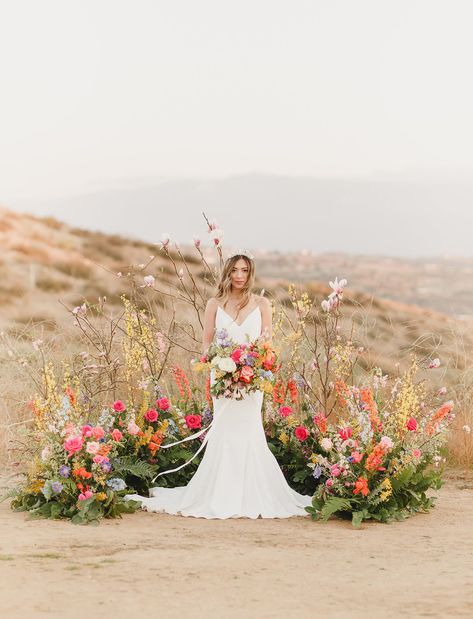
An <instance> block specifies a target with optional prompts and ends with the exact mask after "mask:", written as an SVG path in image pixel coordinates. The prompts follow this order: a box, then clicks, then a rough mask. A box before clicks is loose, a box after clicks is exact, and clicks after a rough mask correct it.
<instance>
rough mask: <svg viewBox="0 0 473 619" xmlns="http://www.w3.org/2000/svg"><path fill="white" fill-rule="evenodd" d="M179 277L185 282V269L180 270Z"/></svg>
mask: <svg viewBox="0 0 473 619" xmlns="http://www.w3.org/2000/svg"><path fill="white" fill-rule="evenodd" d="M177 276H178V277H179V279H180V280H183V279H184V269H179V272H178V274H177Z"/></svg>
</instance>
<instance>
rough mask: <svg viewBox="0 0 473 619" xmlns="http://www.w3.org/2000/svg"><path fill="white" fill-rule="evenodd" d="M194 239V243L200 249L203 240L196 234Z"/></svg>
mask: <svg viewBox="0 0 473 619" xmlns="http://www.w3.org/2000/svg"><path fill="white" fill-rule="evenodd" d="M192 241H193V243H194V246H195V247H196V248H197V249H199V247H200V244H201V242H202V241H201V240H200V239H199V237H198V236H194V237H192Z"/></svg>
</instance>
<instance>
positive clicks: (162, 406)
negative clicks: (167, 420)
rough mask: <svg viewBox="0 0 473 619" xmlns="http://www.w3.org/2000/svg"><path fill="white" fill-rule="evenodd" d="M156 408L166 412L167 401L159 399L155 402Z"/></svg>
mask: <svg viewBox="0 0 473 619" xmlns="http://www.w3.org/2000/svg"><path fill="white" fill-rule="evenodd" d="M156 406H157V407H158V408H159V409H160V410H162V411H167V410H168V408H169V400H168V399H167V398H159V400H156Z"/></svg>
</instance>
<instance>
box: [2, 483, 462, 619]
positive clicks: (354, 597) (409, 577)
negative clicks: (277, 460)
mask: <svg viewBox="0 0 473 619" xmlns="http://www.w3.org/2000/svg"><path fill="white" fill-rule="evenodd" d="M465 486H466V487H465ZM472 533H473V485H472V484H471V482H470V483H468V484H466V483H465V482H462V481H460V480H457V481H455V480H451V481H449V482H448V483H447V484H446V485H445V486H444V487H443V488H442V490H441V491H440V492H439V500H438V504H437V507H436V509H434V510H433V511H432V512H431V513H430V514H419V515H418V516H415V517H413V518H411V519H409V520H407V521H405V522H402V523H394V524H391V525H379V524H376V523H366V524H364V525H363V526H362V528H361V529H360V530H354V529H352V527H351V525H350V524H349V523H346V522H342V521H330V522H329V523H328V524H320V523H315V522H313V521H311V520H310V519H309V518H300V517H296V518H290V519H282V520H262V519H259V520H247V519H232V520H227V521H225V520H205V519H200V518H184V517H179V516H170V515H167V514H148V513H146V512H140V513H138V514H134V515H133V514H130V515H126V516H125V517H124V518H123V520H118V521H104V522H103V523H102V524H101V525H100V526H99V527H80V526H74V525H72V524H70V523H68V522H51V521H41V520H39V521H38V520H35V521H28V520H27V519H26V516H25V514H23V513H15V512H12V511H11V510H10V508H9V506H8V504H7V503H3V504H2V505H0V616H1V617H8V618H9V619H16V618H18V617H21V618H23V617H25V618H26V617H28V618H31V617H43V616H45V617H47V616H62V617H67V618H69V617H74V618H75V617H81V618H84V617H87V616H88V615H90V616H97V614H98V613H100V616H101V617H104V618H105V619H108V617H116V618H121V617H131V616H136V615H137V614H138V613H139V614H140V615H143V616H145V617H164V618H166V619H167V618H174V617H179V618H182V617H192V618H194V617H195V618H200V617H206V618H208V617H215V619H220V618H227V617H228V618H234V617H245V619H246V618H248V617H249V618H253V617H254V618H258V619H263V618H268V619H269V618H271V619H273V618H277V617H285V618H291V619H292V618H293V617H294V618H298V617H316V618H324V619H325V618H327V617H329V618H331V617H337V618H338V617H340V618H342V617H343V618H346V617H364V618H371V617H373V618H378V617H383V619H386V618H388V617H400V616H401V614H402V616H404V617H441V618H442V619H443V618H445V617H473V538H472ZM133 611H135V612H134V613H133ZM131 613H133V615H132V614H131Z"/></svg>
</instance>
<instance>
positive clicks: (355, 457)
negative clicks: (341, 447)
mask: <svg viewBox="0 0 473 619" xmlns="http://www.w3.org/2000/svg"><path fill="white" fill-rule="evenodd" d="M351 457H352V458H353V462H354V463H355V464H358V462H361V461H362V460H363V454H361V453H360V452H359V451H352V452H351Z"/></svg>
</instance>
